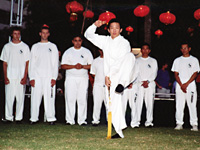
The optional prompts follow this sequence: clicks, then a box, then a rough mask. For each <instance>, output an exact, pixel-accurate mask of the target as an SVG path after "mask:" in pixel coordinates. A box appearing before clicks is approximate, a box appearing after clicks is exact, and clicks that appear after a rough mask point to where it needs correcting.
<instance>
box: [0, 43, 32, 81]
mask: <svg viewBox="0 0 200 150" xmlns="http://www.w3.org/2000/svg"><path fill="white" fill-rule="evenodd" d="M0 59H1V60H2V61H4V62H7V65H8V66H7V77H8V79H22V78H23V77H24V72H25V67H26V62H27V61H29V59H30V49H29V47H28V45H27V44H25V43H24V42H22V41H21V42H20V43H18V44H15V43H13V42H9V43H7V44H6V45H4V47H3V50H2V53H1V57H0Z"/></svg>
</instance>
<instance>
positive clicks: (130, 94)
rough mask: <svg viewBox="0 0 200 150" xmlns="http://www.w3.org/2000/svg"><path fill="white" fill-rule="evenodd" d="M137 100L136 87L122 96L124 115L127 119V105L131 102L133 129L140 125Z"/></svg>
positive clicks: (125, 91) (127, 90)
mask: <svg viewBox="0 0 200 150" xmlns="http://www.w3.org/2000/svg"><path fill="white" fill-rule="evenodd" d="M136 98H137V91H136V89H135V88H134V87H132V89H126V90H124V93H123V96H122V102H123V103H122V105H123V113H124V116H125V117H126V109H127V103H128V101H129V106H130V108H131V127H135V126H138V124H137V110H136Z"/></svg>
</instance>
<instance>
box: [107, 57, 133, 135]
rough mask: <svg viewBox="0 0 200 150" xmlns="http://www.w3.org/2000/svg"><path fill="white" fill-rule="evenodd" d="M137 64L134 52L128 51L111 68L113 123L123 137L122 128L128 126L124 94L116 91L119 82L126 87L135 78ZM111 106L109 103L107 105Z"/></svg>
mask: <svg viewBox="0 0 200 150" xmlns="http://www.w3.org/2000/svg"><path fill="white" fill-rule="evenodd" d="M134 64H135V57H134V55H133V54H132V53H127V54H126V55H125V56H124V57H123V58H122V59H121V60H119V61H118V62H116V64H115V65H113V66H112V67H111V68H110V80H111V87H110V97H111V108H108V110H111V112H112V124H113V126H114V128H115V131H116V132H117V133H118V134H119V136H120V137H121V138H123V137H124V135H123V133H122V129H124V128H126V127H127V125H126V120H125V116H124V112H123V108H122V107H123V106H122V94H119V93H116V92H115V89H116V87H117V85H118V84H122V85H123V86H124V87H126V86H128V85H129V84H130V83H131V82H132V81H133V79H134V77H133V70H134ZM106 101H107V102H109V97H108V88H107V87H106ZM107 106H109V105H107Z"/></svg>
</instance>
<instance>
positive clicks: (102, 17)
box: [99, 11, 116, 24]
mask: <svg viewBox="0 0 200 150" xmlns="http://www.w3.org/2000/svg"><path fill="white" fill-rule="evenodd" d="M114 18H116V16H115V14H113V13H112V12H109V11H106V12H104V13H102V14H100V15H99V20H101V21H106V23H107V24H108V22H109V21H110V20H111V19H114Z"/></svg>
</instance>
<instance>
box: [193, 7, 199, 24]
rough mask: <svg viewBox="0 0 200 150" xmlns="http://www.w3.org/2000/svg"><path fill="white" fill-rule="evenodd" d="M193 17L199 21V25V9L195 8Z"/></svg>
mask: <svg viewBox="0 0 200 150" xmlns="http://www.w3.org/2000/svg"><path fill="white" fill-rule="evenodd" d="M194 18H195V19H196V20H198V21H199V25H198V26H199V27H200V9H197V10H196V11H195V12H194Z"/></svg>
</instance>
